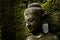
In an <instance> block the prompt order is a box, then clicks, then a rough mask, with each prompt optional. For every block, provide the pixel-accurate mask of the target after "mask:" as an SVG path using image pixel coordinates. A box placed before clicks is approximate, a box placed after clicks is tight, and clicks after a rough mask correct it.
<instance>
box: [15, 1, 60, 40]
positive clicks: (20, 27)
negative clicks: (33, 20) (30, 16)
mask: <svg viewBox="0 0 60 40" xmlns="http://www.w3.org/2000/svg"><path fill="white" fill-rule="evenodd" d="M29 1H31V2H39V3H40V4H41V6H42V9H43V10H44V11H45V12H46V13H48V14H50V15H51V16H52V17H53V16H54V17H56V14H59V13H60V2H59V0H54V1H51V0H46V2H43V1H41V0H40V1H39V0H34V1H32V0H23V1H22V0H21V1H19V0H16V2H17V4H16V6H15V8H16V14H15V16H16V40H25V36H26V34H27V33H28V31H27V28H26V27H25V22H24V16H23V14H24V10H25V9H26V6H27V5H28V4H29ZM24 2H25V6H20V5H22V4H23V3H24ZM54 17H53V18H54ZM59 17H60V16H59ZM53 18H51V19H50V18H49V19H48V22H54V21H51V20H52V19H53ZM56 19H57V18H55V19H54V20H56ZM59 20H60V19H59ZM56 24H60V22H57V23H56ZM57 27H58V28H60V25H57ZM57 34H58V35H60V33H59V32H58V33H57ZM59 37H60V36H59Z"/></svg>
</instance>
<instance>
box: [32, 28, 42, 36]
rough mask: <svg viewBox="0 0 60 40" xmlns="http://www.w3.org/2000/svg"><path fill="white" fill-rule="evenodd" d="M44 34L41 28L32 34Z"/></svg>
mask: <svg viewBox="0 0 60 40" xmlns="http://www.w3.org/2000/svg"><path fill="white" fill-rule="evenodd" d="M42 33H43V31H42V28H41V27H39V28H38V29H36V30H35V31H34V32H32V34H33V35H39V34H42Z"/></svg>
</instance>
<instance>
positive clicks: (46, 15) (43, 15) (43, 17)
mask: <svg viewBox="0 0 60 40" xmlns="http://www.w3.org/2000/svg"><path fill="white" fill-rule="evenodd" d="M48 17H49V14H47V13H44V14H42V19H43V21H44V20H46V19H47V18H48Z"/></svg>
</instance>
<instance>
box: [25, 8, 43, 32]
mask: <svg viewBox="0 0 60 40" xmlns="http://www.w3.org/2000/svg"><path fill="white" fill-rule="evenodd" d="M38 13H40V12H39V10H36V9H33V8H31V9H28V10H26V12H25V13H24V17H25V22H26V27H28V29H29V30H30V32H36V31H37V30H39V31H40V29H41V24H42V19H41V17H40V16H41V15H39V14H38Z"/></svg>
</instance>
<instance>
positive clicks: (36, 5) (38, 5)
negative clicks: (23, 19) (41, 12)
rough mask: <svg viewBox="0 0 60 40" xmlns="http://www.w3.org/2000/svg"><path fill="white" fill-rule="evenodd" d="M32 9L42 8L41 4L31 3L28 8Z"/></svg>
mask: <svg viewBox="0 0 60 40" xmlns="http://www.w3.org/2000/svg"><path fill="white" fill-rule="evenodd" d="M30 7H40V8H41V5H40V4H39V3H31V4H29V5H28V8H30Z"/></svg>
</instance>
